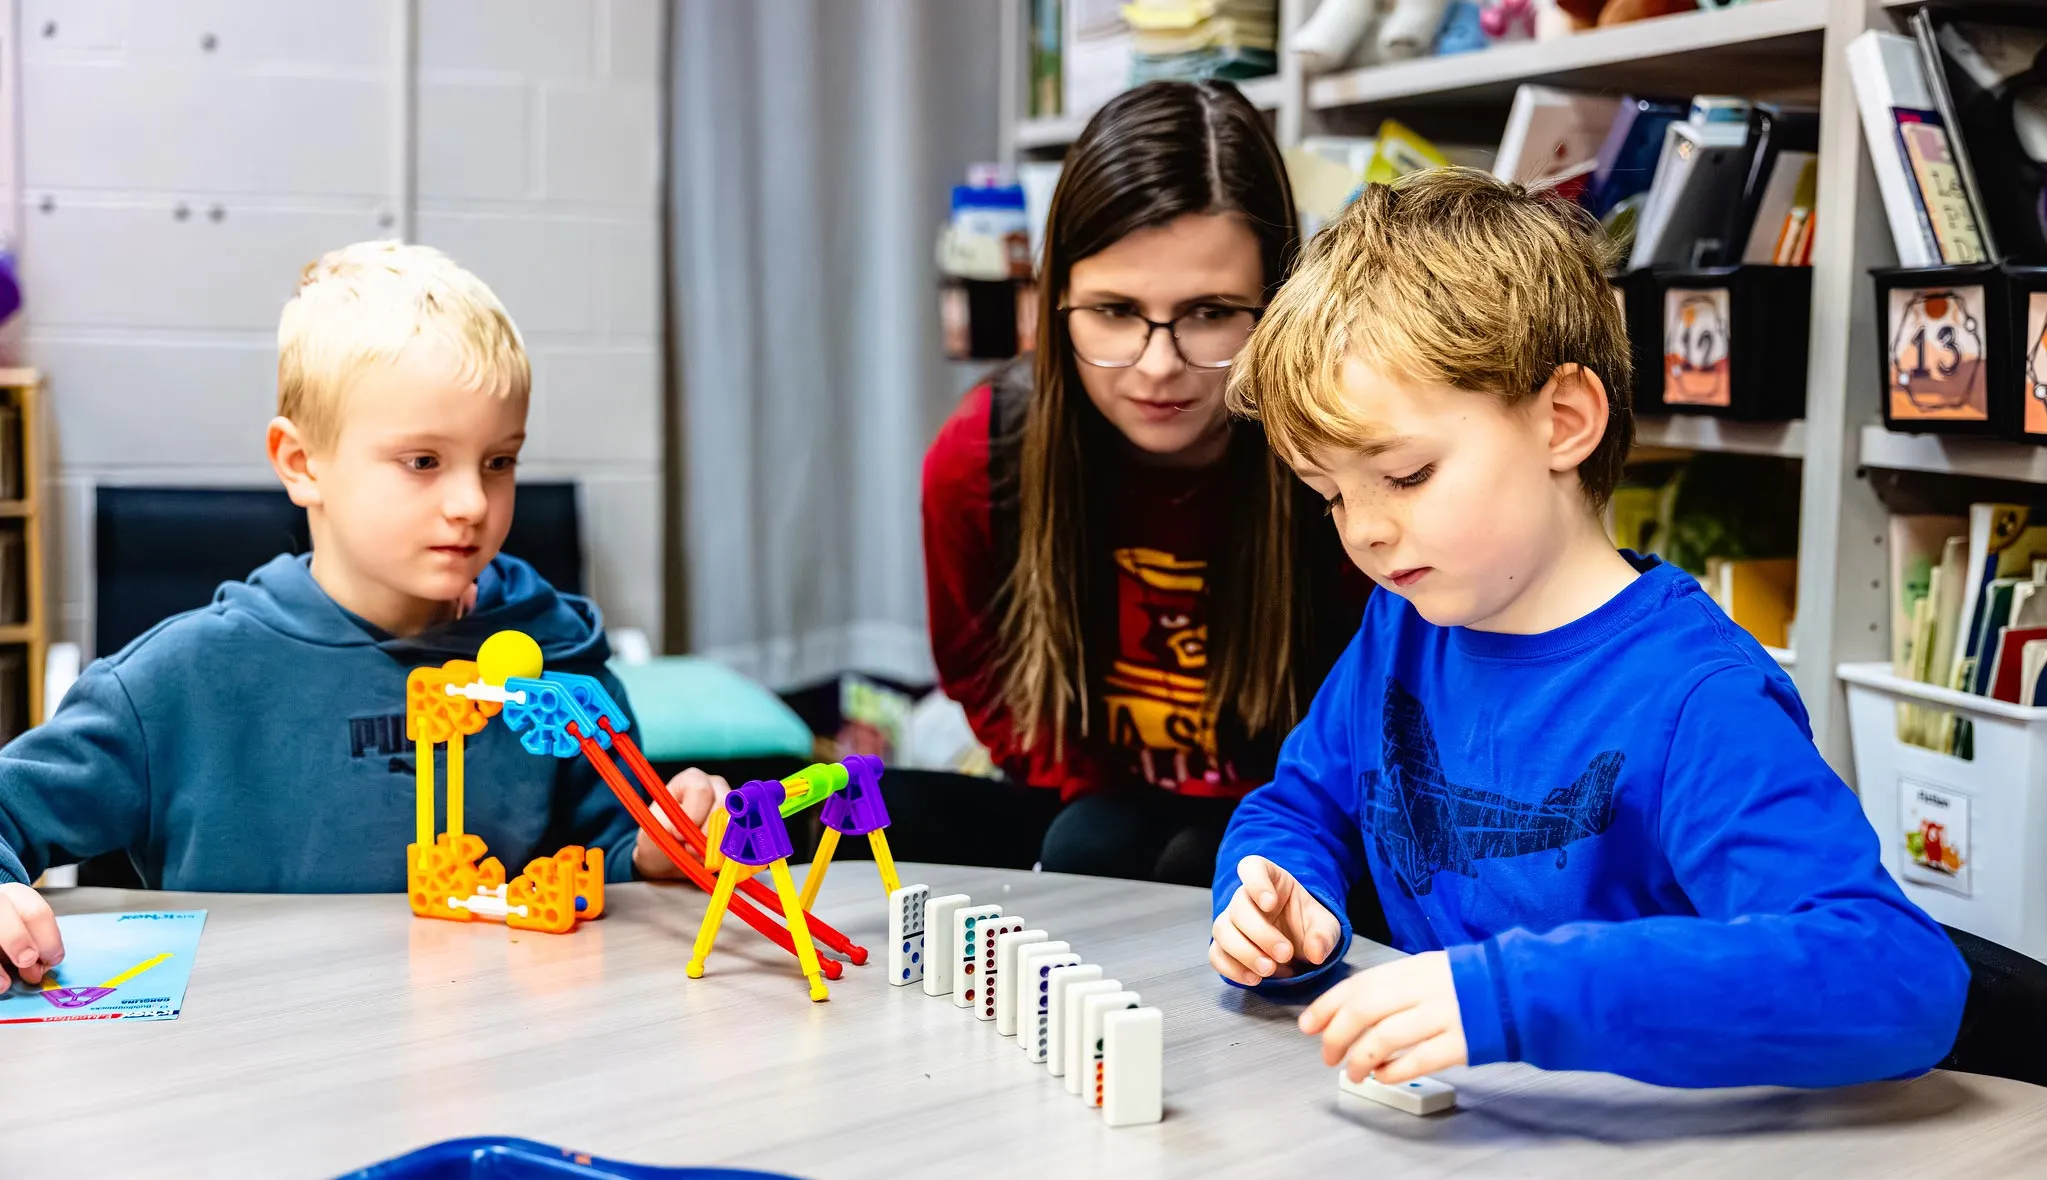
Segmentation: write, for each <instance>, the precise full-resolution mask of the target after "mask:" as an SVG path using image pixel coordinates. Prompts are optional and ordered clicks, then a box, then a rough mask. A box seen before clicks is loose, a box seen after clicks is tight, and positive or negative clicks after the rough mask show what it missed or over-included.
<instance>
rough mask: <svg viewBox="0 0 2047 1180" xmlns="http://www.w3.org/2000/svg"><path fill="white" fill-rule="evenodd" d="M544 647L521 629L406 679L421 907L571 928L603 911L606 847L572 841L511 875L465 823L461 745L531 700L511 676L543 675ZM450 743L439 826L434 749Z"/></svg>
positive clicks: (412, 876) (412, 860)
mask: <svg viewBox="0 0 2047 1180" xmlns="http://www.w3.org/2000/svg"><path fill="white" fill-rule="evenodd" d="M540 666H541V661H540V645H538V644H536V643H534V642H533V640H532V639H531V638H529V637H527V636H525V635H522V634H520V633H518V632H516V631H504V632H500V633H498V634H496V635H493V636H491V638H490V639H489V640H488V641H487V642H486V643H484V645H483V647H482V648H481V649H480V650H479V651H478V652H477V657H476V660H475V662H471V661H468V660H450V661H449V662H447V663H446V664H443V665H442V666H441V667H439V668H415V669H413V672H412V675H410V676H409V677H407V678H406V681H405V734H406V736H407V737H409V738H411V739H412V742H413V746H414V748H415V750H416V752H417V763H418V765H417V771H416V773H417V775H418V778H417V780H416V783H417V786H416V792H417V811H416V815H415V819H416V837H415V839H414V841H413V843H412V844H410V845H408V846H407V847H406V849H405V878H406V889H407V892H408V893H410V894H411V896H412V912H413V913H415V914H417V915H419V916H420V917H423V918H446V919H449V920H451V921H456V922H468V921H472V920H474V919H476V918H494V919H497V920H498V921H501V922H503V923H504V924H505V925H507V926H510V927H512V928H514V929H517V930H540V931H545V932H546V933H549V934H563V933H566V932H568V931H570V930H573V929H574V928H575V925H576V923H577V922H579V921H583V920H587V919H592V918H596V917H599V916H601V915H602V914H603V913H604V850H603V849H601V848H591V849H588V850H585V849H583V848H580V847H575V846H570V847H568V848H564V849H562V850H561V851H560V852H557V853H556V854H554V855H553V856H552V857H539V858H536V859H534V860H532V861H530V862H528V864H527V865H526V870H525V871H524V872H522V873H520V874H519V875H518V876H517V877H514V878H512V879H511V880H510V881H507V880H505V868H504V865H502V864H500V863H499V862H498V858H497V857H494V856H492V857H487V858H485V859H483V860H482V861H481V863H479V862H478V859H477V858H479V857H483V856H484V853H485V852H486V851H487V850H486V848H485V847H484V843H483V839H482V837H480V836H475V835H471V834H470V833H467V832H464V831H463V830H462V802H463V800H462V792H463V781H462V743H463V739H465V738H467V737H469V736H470V735H472V734H476V733H480V732H482V730H483V727H484V726H486V725H488V724H490V719H491V718H492V717H493V716H495V715H497V713H499V712H500V711H501V710H503V709H504V708H505V706H506V705H507V704H508V703H513V704H514V705H515V707H516V704H517V703H522V702H523V699H524V698H523V696H521V695H519V694H516V693H513V692H509V691H507V689H506V684H507V683H508V682H509V681H510V680H512V679H514V678H516V677H517V676H518V675H520V674H522V673H527V672H529V671H530V672H531V673H533V674H538V672H539V670H540ZM441 745H445V746H447V747H448V830H447V831H445V832H441V833H438V834H437V833H435V831H434V812H435V807H434V804H435V797H434V794H435V793H434V777H435V776H434V763H435V757H434V750H435V747H437V746H441Z"/></svg>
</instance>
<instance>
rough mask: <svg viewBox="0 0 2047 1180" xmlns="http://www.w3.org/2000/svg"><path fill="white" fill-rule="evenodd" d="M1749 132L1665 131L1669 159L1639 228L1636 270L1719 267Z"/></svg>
mask: <svg viewBox="0 0 2047 1180" xmlns="http://www.w3.org/2000/svg"><path fill="white" fill-rule="evenodd" d="M1746 140H1747V131H1746V127H1744V128H1743V129H1742V130H1741V131H1740V132H1739V133H1738V137H1736V138H1730V137H1729V135H1728V134H1727V133H1726V132H1725V131H1724V130H1722V129H1709V128H1707V127H1704V126H1701V125H1700V124H1698V123H1694V122H1692V121H1690V120H1685V121H1683V122H1678V123H1672V124H1671V125H1670V126H1669V127H1668V128H1667V129H1666V130H1665V131H1664V140H1663V155H1662V157H1661V159H1660V160H1659V161H1658V162H1657V165H1656V179H1655V181H1654V182H1652V183H1651V184H1650V186H1649V193H1648V196H1647V197H1646V199H1645V200H1644V201H1643V204H1642V210H1641V213H1640V214H1639V216H1638V220H1637V222H1636V225H1635V245H1634V249H1633V251H1632V252H1631V253H1630V255H1629V258H1628V264H1629V266H1631V267H1634V268H1636V269H1640V268H1642V267H1645V266H1700V265H1714V264H1716V263H1717V262H1718V259H1719V257H1720V255H1721V254H1722V253H1723V252H1724V250H1725V247H1726V242H1725V241H1724V240H1723V237H1722V232H1723V231H1722V227H1723V226H1724V225H1725V223H1726V219H1727V216H1728V213H1729V212H1730V210H1733V209H1735V208H1737V207H1738V206H1739V204H1740V202H1741V195H1742V185H1743V182H1744V181H1745V179H1746V175H1747V170H1748V152H1747V146H1748V145H1747V142H1746Z"/></svg>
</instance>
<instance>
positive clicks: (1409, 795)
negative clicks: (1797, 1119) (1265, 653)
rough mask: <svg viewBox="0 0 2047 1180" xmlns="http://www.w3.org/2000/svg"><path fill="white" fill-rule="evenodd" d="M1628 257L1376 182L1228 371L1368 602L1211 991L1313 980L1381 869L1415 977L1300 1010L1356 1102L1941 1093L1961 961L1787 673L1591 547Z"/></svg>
mask: <svg viewBox="0 0 2047 1180" xmlns="http://www.w3.org/2000/svg"><path fill="white" fill-rule="evenodd" d="M1608 263H1609V255H1608V251H1607V249H1606V248H1605V245H1604V243H1603V241H1602V240H1601V239H1600V238H1599V236H1598V231H1597V229H1596V227H1595V226H1593V225H1592V224H1591V223H1590V222H1589V221H1588V220H1587V219H1586V218H1585V217H1583V216H1582V215H1580V214H1579V213H1578V212H1577V211H1576V210H1575V209H1573V208H1571V207H1570V206H1568V205H1566V204H1564V203H1562V202H1558V201H1553V200H1549V199H1545V198H1542V197H1539V196H1534V195H1530V194H1528V193H1527V192H1525V191H1523V190H1522V189H1520V188H1519V187H1518V186H1510V185H1505V184H1501V183H1500V182H1498V181H1495V180H1493V179H1492V178H1491V177H1489V176H1485V175H1483V174H1479V173H1473V172H1464V171H1442V172H1435V173H1428V174H1424V175H1421V176H1417V177H1414V178H1411V179H1409V180H1407V181H1405V182H1403V183H1400V184H1396V185H1395V186H1393V187H1386V186H1372V187H1370V188H1368V189H1366V191H1365V193H1364V194H1363V195H1362V196H1361V197H1360V198H1359V200H1358V201H1357V202H1356V203H1355V204H1354V205H1353V206H1352V208H1351V209H1350V210H1349V211H1348V212H1346V213H1345V214H1344V215H1343V217H1342V218H1341V219H1340V220H1338V221H1337V222H1336V223H1335V224H1334V225H1333V226H1331V227H1330V228H1329V229H1327V230H1325V231H1324V232H1323V234H1322V235H1321V236H1320V237H1319V238H1317V239H1316V241H1315V243H1314V245H1313V247H1312V249H1311V251H1310V255H1309V257H1308V259H1307V260H1306V261H1305V263H1304V264H1303V266H1302V267H1301V269H1300V270H1299V272H1298V273H1296V274H1295V276H1294V277H1293V278H1292V279H1291V280H1290V281H1289V282H1288V283H1287V284H1286V286H1285V288H1284V289H1282V290H1281V292H1280V293H1279V295H1278V297H1277V298H1276V299H1275V300H1274V302H1273V305H1272V307H1271V308H1270V310H1269V311H1268V312H1267V314H1266V316H1265V318H1264V320H1263V322H1262V323H1261V324H1260V326H1259V328H1258V330H1257V332H1256V333H1255V334H1254V336H1253V337H1252V339H1251V342H1250V344H1249V346H1248V347H1247V349H1246V351H1245V353H1244V354H1243V355H1241V356H1240V357H1239V358H1238V362H1237V365H1236V366H1235V373H1234V376H1233V378H1232V385H1231V389H1230V396H1231V398H1232V404H1233V408H1235V409H1236V410H1237V411H1238V412H1240V413H1245V414H1251V415H1255V416H1257V417H1258V418H1259V419H1260V420H1261V421H1262V422H1263V423H1264V425H1265V429H1266V431H1267V434H1268V436H1269V438H1270V439H1271V441H1272V444H1273V445H1274V446H1275V447H1276V448H1277V449H1278V451H1279V453H1280V454H1281V455H1283V456H1284V457H1285V458H1286V459H1287V460H1288V461H1289V462H1290V463H1292V464H1293V466H1294V467H1295V469H1296V470H1297V471H1298V472H1299V473H1300V476H1301V478H1302V479H1303V480H1305V481H1306V482H1307V483H1308V485H1309V486H1311V487H1313V488H1314V489H1315V490H1316V491H1317V492H1319V493H1320V494H1321V495H1322V496H1323V497H1324V498H1325V499H1327V500H1328V501H1329V506H1330V513H1331V516H1332V517H1333V518H1334V523H1335V526H1336V529H1337V531H1338V533H1339V534H1340V535H1341V536H1342V539H1343V544H1344V547H1345V549H1346V550H1347V551H1348V552H1349V554H1350V556H1351V559H1352V560H1353V561H1355V562H1356V563H1357V565H1358V566H1359V568H1361V569H1362V570H1364V572H1365V573H1366V574H1368V575H1370V576H1371V578H1372V579H1373V581H1375V582H1376V583H1377V584H1378V586H1379V590H1380V593H1377V594H1375V595H1374V596H1373V598H1372V601H1371V604H1370V606H1369V607H1368V608H1367V609H1366V614H1365V620H1364V623H1363V626H1362V627H1361V628H1360V630H1359V633H1358V635H1357V638H1356V639H1355V641H1354V642H1353V643H1352V645H1351V647H1350V649H1349V650H1348V651H1347V652H1346V653H1345V655H1344V656H1343V658H1342V659H1341V660H1340V661H1339V662H1338V663H1337V665H1336V667H1335V669H1334V670H1333V671H1332V672H1331V673H1330V676H1329V679H1328V681H1327V682H1326V683H1325V684H1324V685H1323V687H1322V690H1321V692H1320V693H1319V695H1318V696H1317V697H1316V699H1315V704H1314V706H1313V708H1312V709H1311V710H1310V712H1309V715H1308V717H1307V719H1306V720H1305V721H1304V722H1303V723H1302V724H1301V726H1300V728H1299V729H1297V730H1296V731H1295V732H1294V733H1293V735H1292V736H1291V737H1290V738H1289V739H1288V740H1287V744H1286V747H1285V749H1284V751H1283V753H1282V755H1281V762H1280V767H1279V770H1278V773H1277V774H1276V775H1275V776H1274V778H1273V780H1272V783H1271V784H1270V785H1269V786H1267V787H1265V788H1264V789H1262V790H1260V791H1258V792H1256V793H1254V794H1252V795H1251V796H1249V797H1248V798H1247V799H1246V800H1245V802H1244V804H1243V806H1242V807H1241V808H1240V809H1239V810H1238V812H1237V814H1236V816H1235V818H1234V820H1233V821H1232V823H1231V825H1230V829H1229V833H1228V835H1227V836H1226V837H1225V839H1224V842H1223V847H1222V852H1221V856H1220V858H1219V860H1218V865H1217V873H1216V882H1215V893H1214V905H1215V913H1216V920H1215V926H1214V930H1213V942H1212V944H1211V946H1210V952H1209V958H1210V961H1211V962H1212V963H1213V964H1214V966H1215V968H1216V970H1217V971H1219V972H1220V973H1221V974H1222V975H1223V976H1224V977H1225V978H1226V979H1228V980H1230V981H1231V982H1233V983H1236V984H1239V985H1242V986H1247V987H1260V988H1269V987H1274V986H1278V985H1290V984H1291V985H1298V984H1301V983H1305V982H1307V981H1310V980H1313V979H1315V978H1317V977H1318V976H1321V975H1323V973H1324V972H1326V971H1328V970H1329V969H1330V968H1331V967H1332V966H1333V965H1334V964H1335V963H1336V962H1337V961H1339V960H1340V959H1342V957H1343V953H1344V949H1345V947H1346V946H1347V945H1348V943H1349V939H1350V929H1349V926H1348V924H1347V923H1346V921H1345V920H1344V917H1343V915H1344V912H1345V899H1346V895H1347V894H1348V893H1349V891H1350V889H1351V886H1352V884H1353V883H1354V882H1357V881H1359V880H1360V879H1361V878H1362V876H1363V874H1365V873H1366V872H1369V873H1370V874H1371V879H1372V882H1373V883H1374V884H1375V885H1376V887H1377V892H1378V897H1379V900H1380V902H1381V904H1382V905H1383V907H1384V909H1385V913H1386V918H1387V922H1388V926H1389V927H1390V929H1391V930H1392V933H1393V940H1394V942H1395V944H1396V945H1398V946H1399V947H1400V949H1402V950H1406V951H1410V952H1413V957H1411V958H1408V959H1405V960H1403V961H1400V962H1397V963H1392V964H1388V965H1385V966H1381V967H1378V968H1375V969H1372V970H1369V971H1365V972H1363V973H1361V974H1359V975H1356V976H1354V977H1352V978H1350V979H1347V980H1345V981H1343V982H1341V983H1338V984H1336V986H1334V987H1332V988H1330V989H1329V990H1328V991H1327V992H1325V993H1324V994H1322V995H1321V996H1320V998H1318V999H1316V1000H1315V1001H1314V1003H1313V1004H1312V1005H1311V1006H1310V1007H1309V1008H1308V1009H1307V1011H1306V1012H1305V1013H1303V1015H1302V1017H1301V1028H1302V1030H1303V1031H1304V1032H1307V1033H1309V1034H1311V1035H1317V1034H1319V1035H1320V1036H1321V1038H1322V1044H1323V1059H1324V1060H1325V1061H1326V1062H1327V1063H1329V1064H1331V1065H1334V1064H1336V1063H1338V1062H1339V1061H1346V1060H1347V1062H1348V1068H1349V1072H1350V1075H1351V1076H1352V1077H1353V1078H1362V1077H1363V1076H1364V1075H1365V1074H1367V1073H1373V1072H1376V1074H1377V1076H1378V1077H1379V1079H1380V1080H1381V1081H1385V1082H1391V1083H1398V1082H1402V1081H1406V1080H1409V1079H1412V1078H1414V1077H1416V1076H1418V1075H1420V1074H1424V1073H1429V1072H1432V1071H1435V1070H1439V1069H1443V1068H1445V1067H1448V1066H1454V1065H1463V1064H1466V1063H1470V1064H1483V1063H1486V1062H1492V1061H1525V1062H1530V1063H1533V1064H1535V1065H1538V1066H1541V1067H1543V1068H1546V1069H1583V1070H1600V1071H1606V1072H1612V1073H1619V1074H1625V1075H1627V1076H1630V1077H1635V1078H1639V1079H1642V1080H1645V1081H1651V1082H1659V1083H1663V1084H1667V1085H1685V1086H1717V1085H1740V1084H1750V1083H1778V1084H1787V1085H1804V1086H1816V1085H1832V1084H1839V1083H1847V1082H1857V1081H1864V1080H1868V1079H1872V1078H1881V1077H1890V1076H1895V1075H1899V1074H1906V1073H1910V1072H1914V1071H1917V1070H1923V1069H1925V1068H1928V1067H1930V1066H1932V1065H1933V1064H1934V1063H1935V1062H1937V1061H1938V1060H1940V1058H1941V1057H1942V1056H1943V1055H1945V1054H1946V1053H1947V1051H1948V1048H1949V1046H1950V1045H1951V1043H1952V1042H1953V1039H1954V1036H1955V1031H1956V1028H1957V1026H1958V1024H1959V1021H1960V1018H1961V1011H1962V998H1963V993H1964V991H1965V989H1966V986H1967V981H1968V976H1967V971H1966V969H1965V968H1964V966H1963V964H1962V962H1961V959H1960V956H1959V955H1958V953H1957V952H1956V950H1955V948H1954V947H1953V945H1952V944H1951V943H1950V942H1949V941H1948V940H1947V938H1946V937H1945V936H1944V935H1943V933H1942V931H1941V929H1940V927H1939V926H1938V925H1936V924H1935V923H1934V922H1933V921H1931V920H1930V919H1929V918H1927V916H1926V915H1925V914H1924V913H1922V912H1921V911H1920V910H1918V909H1917V908H1916V907H1914V906H1913V905H1912V904H1911V903H1909V902H1907V901H1906V900H1905V898H1904V897H1903V896H1902V895H1901V894H1900V893H1899V891H1898V889H1897V887H1896V885H1895V884H1893V883H1892V881H1891V880H1890V878H1889V877H1888V876H1886V875H1885V873H1884V870H1883V868H1882V866H1881V865H1880V864H1879V863H1878V859H1877V841H1876V837H1875V834H1874V833H1873V832H1872V831H1871V830H1870V827H1869V824H1868V823H1867V822H1866V821H1865V820H1864V818H1863V816H1862V813H1861V810H1860V808H1859V807H1858V805H1857V803H1856V801H1855V798H1854V796H1853V795H1852V794H1851V793H1850V792H1849V790H1848V788H1847V787H1846V786H1845V785H1843V784H1842V782H1841V781H1840V779H1839V778H1837V777H1836V776H1835V775H1834V773H1833V771H1832V770H1831V769H1829V768H1828V766H1827V764H1826V763H1825V762H1824V761H1823V760H1822V759H1821V758H1820V756H1819V753H1818V751H1817V750H1816V749H1815V748H1814V746H1813V744H1812V741H1811V736H1810V730H1809V727H1808V725H1807V721H1806V715H1805V711H1804V709H1803V707H1802V706H1801V705H1800V703H1799V698H1798V695H1797V693H1796V692H1795V691H1794V690H1793V688H1792V685H1791V682H1790V681H1789V680H1788V679H1787V678H1786V677H1785V675H1784V674H1783V672H1781V671H1780V670H1779V669H1778V668H1777V666H1776V664H1775V663H1774V662H1773V661H1772V660H1771V659H1770V657H1769V656H1768V655H1767V654H1765V653H1764V652H1763V650H1762V649H1761V648H1760V647H1758V646H1757V645H1756V643H1755V642H1754V641H1753V640H1751V639H1750V638H1749V637H1748V636H1747V635H1746V634H1745V633H1743V632H1742V631H1741V630H1739V629H1738V628H1736V627H1735V626H1733V625H1732V624H1731V623H1730V622H1729V621H1728V620H1727V618H1726V617H1725V616H1724V615H1723V614H1721V612H1720V611H1719V610H1718V609H1717V608H1715V607H1714V605H1713V603H1712V602H1711V600H1710V599H1708V598H1707V597H1706V596H1705V595H1704V594H1703V593H1701V591H1700V589H1699V587H1698V585H1697V583H1696V582H1695V581H1694V580H1693V579H1692V578H1691V577H1690V576H1689V575H1687V574H1685V573H1684V572H1683V571H1681V570H1677V569H1673V568H1672V567H1670V566H1667V565H1664V564H1662V563H1660V562H1658V561H1657V560H1655V559H1654V558H1644V557H1640V556H1637V555H1635V554H1632V553H1623V552H1616V551H1615V549H1614V548H1613V546H1612V544H1611V542H1610V541H1608V539H1607V536H1606V533H1605V530H1604V529H1603V528H1602V526H1601V523H1600V516H1599V511H1600V508H1601V506H1602V505H1603V504H1604V502H1605V500H1606V498H1607V495H1608V494H1609V493H1610V492H1611V491H1612V489H1613V486H1614V482H1615V480H1616V479H1617V478H1618V476H1619V474H1620V468H1621V464H1622V462H1623V460H1624V459H1625V457H1626V453H1627V448H1628V442H1629V435H1630V416H1629V405H1628V387H1629V371H1628V347H1627V337H1626V332H1625V329H1624V327H1623V325H1622V320H1621V316H1620V313H1619V310H1618V308H1617V307H1616V305H1615V301H1614V297H1613V292H1612V289H1611V288H1610V287H1609V286H1608V284H1607V280H1606V277H1605V273H1606V268H1607V266H1608Z"/></svg>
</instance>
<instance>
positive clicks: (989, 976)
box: [974, 914, 1024, 1020]
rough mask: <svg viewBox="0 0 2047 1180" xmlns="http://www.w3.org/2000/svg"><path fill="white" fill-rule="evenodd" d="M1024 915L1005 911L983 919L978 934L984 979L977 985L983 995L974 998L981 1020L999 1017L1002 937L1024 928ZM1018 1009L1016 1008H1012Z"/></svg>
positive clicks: (975, 1007)
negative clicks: (997, 1006) (989, 918)
mask: <svg viewBox="0 0 2047 1180" xmlns="http://www.w3.org/2000/svg"><path fill="white" fill-rule="evenodd" d="M1023 924H1024V923H1023V919H1022V918H1019V917H1017V916H1015V915H1014V914H1004V915H1003V916H1002V917H1000V918H997V919H995V920H994V921H992V922H986V921H984V922H982V923H981V929H980V930H979V932H978V934H979V937H980V940H981V979H980V982H979V983H977V984H975V985H974V986H975V987H976V988H977V989H978V990H979V991H980V993H981V994H980V997H979V998H978V999H976V1000H975V1001H974V1016H975V1017H976V1018H977V1019H980V1020H993V1019H995V1007H996V1004H997V1002H998V998H1002V999H1006V998H1007V996H1006V995H1003V994H1002V983H1003V979H1002V954H1001V945H1000V944H1001V942H1002V939H1003V938H1004V937H1005V936H1007V935H1011V934H1015V933H1016V932H1017V931H1019V930H1022V929H1023ZM1011 1011H1015V1009H1013V1008H1012V1009H1011Z"/></svg>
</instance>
